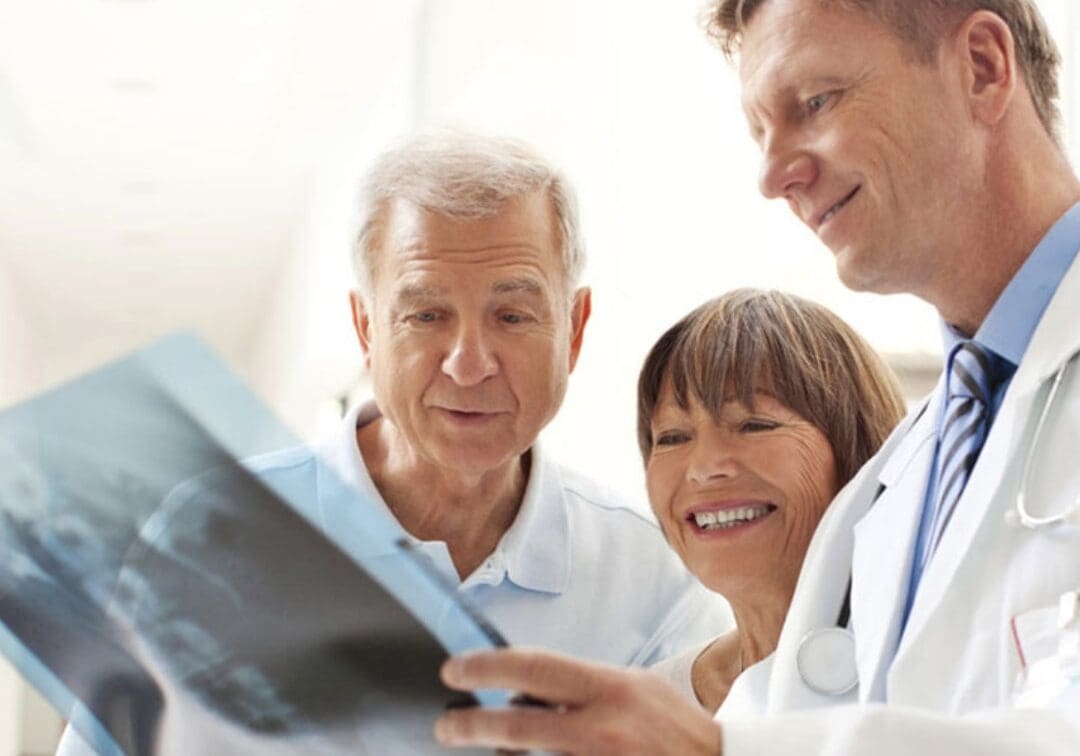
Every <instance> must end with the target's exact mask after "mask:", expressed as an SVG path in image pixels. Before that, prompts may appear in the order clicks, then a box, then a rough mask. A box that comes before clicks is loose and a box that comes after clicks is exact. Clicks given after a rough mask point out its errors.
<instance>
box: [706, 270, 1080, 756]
mask: <svg viewBox="0 0 1080 756" xmlns="http://www.w3.org/2000/svg"><path fill="white" fill-rule="evenodd" d="M1077 352H1080V257H1078V258H1077V261H1076V262H1074V263H1073V265H1072V267H1071V269H1070V270H1069V271H1068V273H1067V274H1066V276H1065V278H1064V280H1063V281H1062V283H1061V285H1060V286H1059V288H1058V291H1057V292H1056V293H1055V295H1054V298H1053V300H1052V301H1051V303H1050V306H1049V308H1048V309H1047V311H1046V313H1045V314H1044V316H1043V318H1042V320H1041V321H1040V323H1039V326H1038V328H1037V330H1036V332H1035V334H1034V335H1033V337H1032V340H1031V343H1030V345H1029V347H1028V350H1027V353H1026V354H1025V355H1024V358H1023V360H1022V362H1021V364H1020V365H1019V367H1018V369H1017V371H1016V374H1015V376H1014V378H1013V381H1012V384H1011V385H1010V386H1009V389H1008V391H1007V393H1006V396H1005V397H1004V400H1003V403H1002V405H1001V408H1000V409H999V412H998V415H997V418H996V419H995V421H994V425H993V426H992V428H991V431H990V435H989V437H988V438H987V440H986V443H985V445H984V447H983V450H982V453H981V456H980V458H979V460H978V462H977V464H976V466H975V469H974V470H973V472H972V476H971V478H970V479H969V481H968V484H967V487H966V489H965V491H964V493H963V495H962V498H961V500H960V502H959V504H958V506H957V508H956V510H955V513H954V515H953V518H952V521H951V522H950V523H949V526H948V528H947V529H946V531H945V533H944V535H943V537H942V540H941V542H940V544H939V546H938V549H937V552H936V553H935V554H934V557H933V559H932V560H931V561H930V563H929V564H928V565H927V568H926V571H925V572H924V574H923V577H922V581H921V584H920V586H919V590H918V593H917V596H916V599H915V602H914V605H913V607H912V611H911V616H910V618H909V620H908V624H907V628H906V630H905V631H904V634H903V638H902V639H900V638H899V635H900V622H901V618H902V614H903V607H904V602H905V599H906V596H907V587H908V576H909V573H910V562H911V558H912V554H913V552H914V542H915V538H916V533H917V531H918V524H919V516H920V509H921V506H922V503H923V498H924V493H925V489H926V482H927V478H928V476H929V472H930V465H931V460H932V456H933V452H934V430H935V429H934V426H935V422H936V418H937V417H938V412H939V409H940V406H939V402H940V395H941V392H940V387H939V390H938V391H937V392H935V394H934V398H933V399H932V400H931V401H930V404H929V406H928V408H927V410H926V412H925V413H924V414H923V415H922V417H921V418H919V419H918V420H917V421H916V422H915V424H914V425H913V426H911V428H910V429H909V430H907V431H906V432H902V433H897V434H894V438H892V439H890V441H889V442H888V444H887V446H886V447H885V448H883V450H882V452H881V453H880V454H879V457H878V458H875V461H872V462H871V463H869V464H868V465H867V466H866V467H865V468H864V469H863V470H862V471H860V473H859V475H857V476H856V478H855V479H854V480H853V481H852V482H851V483H850V484H849V485H848V486H847V487H846V488H845V489H844V491H842V492H841V493H840V495H839V496H838V497H837V500H836V501H835V502H834V503H833V505H832V506H831V507H830V508H829V510H828V512H827V513H826V516H825V518H824V519H823V520H822V523H821V525H820V527H819V529H818V531H817V533H816V534H815V537H814V539H813V542H812V543H811V546H810V550H809V552H808V553H807V556H806V561H805V563H804V565H803V570H802V573H801V574H800V577H799V584H798V587H797V589H796V592H795V597H794V600H793V602H792V605H791V610H790V612H789V614H788V618H787V622H786V623H785V625H784V629H783V632H782V634H781V636H780V643H779V647H778V649H777V651H776V656H775V663H774V665H773V670H772V674H771V678H770V680H769V684H768V688H767V689H768V696H767V699H766V700H765V701H758V702H756V703H757V705H756V711H758V712H761V714H760V715H757V714H755V715H752V716H749V717H745V716H743V717H735V718H729V719H725V718H724V714H723V711H721V713H720V714H719V715H718V719H719V720H720V722H721V725H722V727H723V728H724V744H725V754H726V756H744V755H745V754H758V753H760V754H781V755H782V754H789V753H790V754H863V753H867V754H869V753H872V754H875V756H888V755H889V754H916V753H917V754H920V756H924V755H926V754H949V755H950V756H952V755H953V754H987V755H992V754H1018V753H1023V754H1061V756H1065V754H1068V755H1069V756H1076V755H1077V754H1080V711H1069V712H1067V713H1061V712H1048V711H1033V710H1020V709H1015V708H1013V707H1012V695H1013V691H1014V686H1015V683H1016V678H1017V675H1018V673H1019V671H1020V659H1019V656H1018V653H1017V651H1016V647H1015V643H1014V640H1013V637H1012V634H1011V629H1010V619H1011V618H1012V617H1013V616H1015V615H1017V614H1019V613H1022V612H1026V611H1029V610H1032V609H1037V608H1040V607H1046V606H1052V605H1056V603H1057V600H1058V598H1059V596H1060V595H1061V594H1062V593H1064V592H1065V591H1068V590H1075V589H1078V588H1080V525H1075V524H1070V525H1062V526H1057V527H1055V528H1052V529H1048V530H1040V531H1032V530H1028V529H1025V528H1021V527H1020V526H1018V525H1014V524H1008V523H1007V522H1006V512H1008V511H1010V510H1014V509H1015V504H1016V494H1017V489H1018V486H1019V479H1020V471H1021V468H1022V467H1023V464H1024V460H1025V457H1026V451H1027V449H1028V448H1029V447H1030V444H1031V441H1032V437H1033V431H1034V427H1035V422H1036V418H1037V415H1038V413H1039V412H1040V411H1041V409H1042V407H1043V405H1044V402H1045V401H1046V395H1047V391H1048V388H1049V382H1050V379H1051V377H1052V376H1053V374H1054V373H1055V371H1057V370H1058V368H1060V367H1061V366H1062V365H1063V364H1064V363H1065V362H1066V361H1067V360H1068V359H1069V358H1070V357H1071V356H1072V355H1074V354H1076V353H1077ZM901 428H903V425H902V426H901ZM1039 451H1040V453H1039V456H1038V458H1037V460H1036V461H1035V464H1034V467H1033V470H1032V476H1031V482H1030V483H1029V485H1028V490H1027V497H1028V501H1029V502H1030V503H1029V510H1030V511H1031V512H1032V513H1033V514H1036V515H1040V514H1049V513H1059V512H1061V511H1063V510H1065V509H1066V508H1067V507H1068V505H1069V504H1071V503H1072V501H1073V500H1074V499H1075V498H1076V497H1077V496H1078V495H1080V364H1075V365H1074V366H1073V369H1072V370H1071V371H1070V374H1069V378H1068V380H1067V381H1066V383H1065V384H1063V385H1062V387H1061V390H1060V392H1059V394H1058V399H1057V402H1056V408H1055V411H1054V415H1053V416H1052V417H1050V418H1049V419H1048V421H1047V423H1046V426H1045V427H1044V430H1043V432H1042V436H1041V438H1040V440H1039ZM875 462H876V464H875ZM882 487H883V489H882ZM879 490H881V491H882V492H881V494H880V496H879V497H877V499H876V502H875V500H874V499H875V495H876V494H877V493H878V491H879ZM849 575H850V576H852V579H853V587H852V595H851V619H852V627H853V630H854V633H855V639H856V640H855V645H856V666H857V668H858V674H859V689H858V701H859V703H857V704H852V703H846V704H845V703H843V702H838V701H837V700H836V699H832V698H830V697H828V696H824V695H820V694H817V693H814V692H813V691H812V690H810V689H809V688H808V687H807V686H806V685H805V684H804V683H803V682H802V679H801V678H800V676H799V674H798V671H797V669H796V666H795V654H796V651H797V649H798V646H799V642H800V640H801V639H802V638H803V637H804V636H805V635H806V633H807V632H809V631H810V630H813V629H815V628H821V627H829V626H833V625H834V624H835V623H836V619H837V614H838V612H839V609H840V606H841V604H842V602H843V598H844V591H845V588H846V586H847V582H848V577H849ZM898 640H899V646H897V643H898ZM734 692H735V691H733V693H734ZM820 707H828V708H827V709H824V710H818V711H813V709H815V708H820ZM740 708H741V709H742V708H744V707H740Z"/></svg>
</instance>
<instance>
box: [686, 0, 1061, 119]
mask: <svg viewBox="0 0 1080 756" xmlns="http://www.w3.org/2000/svg"><path fill="white" fill-rule="evenodd" d="M830 1H832V2H841V3H843V4H845V5H848V6H850V7H852V8H855V9H857V10H861V11H864V12H866V13H869V14H870V15H872V16H874V17H875V18H877V19H879V20H880V21H882V22H883V23H885V24H886V25H887V26H888V27H890V28H891V29H892V30H893V32H894V33H895V34H896V35H897V36H898V37H899V38H900V39H901V40H903V41H904V42H905V43H907V44H908V45H909V46H910V47H911V49H912V51H913V52H914V53H915V57H916V59H918V60H920V61H922V62H924V63H929V62H930V61H932V60H933V59H934V56H935V55H936V53H937V49H938V45H939V44H940V42H941V39H942V37H943V36H944V35H945V34H946V32H947V31H948V29H949V28H950V27H951V25H952V24H954V23H956V22H958V21H959V20H960V19H962V18H966V17H967V16H969V15H971V14H972V13H974V12H975V11H977V10H988V11H990V12H991V13H995V14H997V15H998V16H1000V17H1001V19H1002V20H1003V21H1004V22H1005V23H1006V24H1008V26H1009V30H1010V31H1011V32H1012V35H1013V39H1014V40H1015V42H1016V59H1017V61H1018V62H1019V65H1020V72H1021V73H1022V74H1023V76H1024V82H1025V83H1026V84H1027V88H1028V91H1029V92H1030V93H1031V99H1032V101H1033V102H1034V104H1035V110H1036V112H1037V113H1038V114H1039V120H1040V121H1042V124H1043V126H1044V127H1045V128H1046V131H1047V132H1048V133H1049V134H1050V135H1051V136H1053V137H1054V138H1055V139H1057V138H1058V124H1059V122H1060V120H1061V114H1060V112H1059V111H1058V107H1057V99H1058V70H1059V69H1060V67H1061V55H1060V53H1059V52H1058V49H1057V45H1056V44H1054V40H1053V38H1052V37H1051V36H1050V31H1049V30H1048V29H1047V27H1046V22H1045V21H1044V20H1043V18H1042V15H1041V14H1040V13H1039V9H1038V8H1037V7H1036V6H1035V3H1034V2H1033V0H821V2H822V3H823V4H824V3H828V2H830ZM766 2H768V0H713V2H711V3H710V5H709V6H708V7H707V9H706V13H705V16H704V24H705V30H706V32H707V33H708V34H709V36H710V37H712V38H713V39H714V40H715V41H716V42H717V44H719V46H720V49H721V50H723V51H724V54H725V55H727V56H728V57H729V58H733V57H734V56H735V54H736V53H737V52H738V49H739V45H740V44H741V42H742V35H743V31H744V30H745V28H746V25H747V24H748V23H749V22H750V19H752V18H753V16H754V13H756V12H757V11H758V9H760V8H761V6H762V5H764V4H765V3H766Z"/></svg>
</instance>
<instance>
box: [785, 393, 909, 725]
mask: <svg viewBox="0 0 1080 756" xmlns="http://www.w3.org/2000/svg"><path fill="white" fill-rule="evenodd" d="M924 414H925V413H924ZM920 421H921V418H920ZM914 424H915V423H914V422H913V420H912V419H911V416H909V417H908V418H905V420H904V421H903V422H902V423H901V426H900V427H898V428H897V429H896V430H895V431H894V432H893V434H892V435H891V436H890V437H889V439H888V440H887V441H886V442H885V444H884V445H883V446H882V448H881V450H880V451H879V452H878V454H877V455H876V456H875V457H874V458H873V459H872V460H870V461H869V462H868V463H867V464H866V465H864V466H863V468H862V469H861V470H860V471H859V473H858V474H857V475H856V476H855V478H854V479H853V480H852V481H851V482H850V483H848V485H847V486H846V487H845V488H844V490H843V491H841V492H840V493H839V494H837V496H836V499H835V500H834V501H833V503H832V504H830V505H829V508H828V509H826V510H825V516H824V517H823V518H822V520H821V523H820V524H819V525H818V528H817V530H816V531H815V532H814V538H813V540H812V541H811V543H810V548H809V550H808V552H807V555H806V560H805V561H804V562H803V568H802V571H801V572H800V574H799V583H798V585H797V586H796V588H795V596H794V598H793V600H792V603H791V607H790V609H789V610H788V616H787V620H786V621H785V622H784V627H783V630H782V631H781V633H780V642H779V645H778V646H777V649H776V657H775V663H774V664H773V670H772V676H771V678H770V682H769V692H768V697H767V710H769V711H782V710H786V709H802V708H810V707H816V706H832V705H835V704H836V703H837V702H838V701H840V700H843V699H839V698H837V697H834V696H828V695H824V694H821V693H817V692H815V691H814V690H812V689H811V688H810V687H809V686H807V685H806V683H805V682H804V681H803V680H802V678H801V676H800V675H799V674H798V665H797V663H796V657H797V655H798V651H799V647H800V645H801V642H802V640H803V639H804V638H805V637H806V636H807V634H808V633H810V632H812V631H815V630H819V629H821V628H823V627H833V626H835V624H836V619H837V614H838V613H839V610H840V606H841V604H842V603H843V601H844V594H845V592H846V590H847V585H848V580H849V579H850V577H851V563H852V553H853V547H854V529H855V525H856V524H857V523H858V522H859V520H861V519H862V518H863V517H864V516H865V515H866V513H867V511H868V510H869V509H870V508H871V507H872V506H873V505H874V502H875V498H876V494H877V491H878V490H879V489H880V487H881V483H880V475H881V472H882V470H883V469H884V467H885V466H886V465H887V464H888V462H889V460H891V459H893V457H894V455H895V454H896V452H897V450H898V449H900V447H902V446H903V445H904V444H905V442H906V441H907V439H908V436H909V434H910V432H911V429H912V428H913V427H914ZM848 696H849V700H851V699H853V698H854V695H853V694H848Z"/></svg>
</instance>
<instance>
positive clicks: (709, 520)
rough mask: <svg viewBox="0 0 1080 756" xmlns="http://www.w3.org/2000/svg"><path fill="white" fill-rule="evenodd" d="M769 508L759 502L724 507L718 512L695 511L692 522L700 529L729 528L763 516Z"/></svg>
mask: <svg viewBox="0 0 1080 756" xmlns="http://www.w3.org/2000/svg"><path fill="white" fill-rule="evenodd" d="M770 509H771V508H770V507H769V506H768V505H767V504H759V505H758V506H753V507H739V508H737V509H725V510H722V511H719V512H695V513H694V522H695V523H697V526H698V527H699V528H701V529H702V530H718V529H720V528H731V527H734V526H736V525H742V524H743V523H746V522H751V521H752V520H756V519H757V518H759V517H763V516H764V515H767V514H768V513H769V511H770Z"/></svg>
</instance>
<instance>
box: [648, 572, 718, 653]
mask: <svg viewBox="0 0 1080 756" xmlns="http://www.w3.org/2000/svg"><path fill="white" fill-rule="evenodd" d="M734 626H735V623H734V620H733V619H732V616H731V609H730V608H729V607H728V604H727V601H725V600H724V599H723V597H722V596H720V595H719V594H717V593H713V592H712V591H710V590H708V589H707V588H705V587H704V586H703V585H701V583H699V582H698V581H697V579H696V578H694V577H692V576H690V575H687V576H686V584H685V587H684V588H683V590H682V593H681V596H680V597H679V599H678V601H676V602H675V603H674V605H673V606H672V607H671V609H670V611H668V612H667V613H666V615H665V617H664V621H663V622H661V623H660V626H659V627H658V628H657V629H656V631H655V632H654V633H653V635H652V637H651V638H650V639H649V641H648V642H647V643H646V644H645V645H644V646H643V647H642V649H641V651H640V652H638V655H637V657H635V658H634V659H633V660H632V661H631V665H633V666H641V667H650V666H652V665H653V664H656V663H657V662H658V661H660V660H661V659H667V658H669V657H672V656H675V655H677V654H680V653H682V652H683V651H686V650H688V649H690V648H692V647H694V646H701V645H703V644H705V643H708V642H710V641H712V640H713V639H715V638H716V637H717V636H718V635H723V634H724V633H726V632H727V631H728V630H730V629H731V628H732V627H734Z"/></svg>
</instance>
